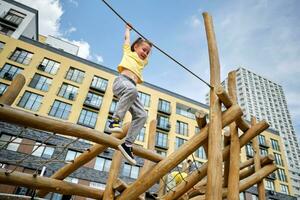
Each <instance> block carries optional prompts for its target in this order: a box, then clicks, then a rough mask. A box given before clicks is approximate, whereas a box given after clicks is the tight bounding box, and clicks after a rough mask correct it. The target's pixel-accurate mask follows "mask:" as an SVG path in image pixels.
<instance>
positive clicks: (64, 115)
mask: <svg viewBox="0 0 300 200" xmlns="http://www.w3.org/2000/svg"><path fill="white" fill-rule="evenodd" d="M70 111H71V105H70V104H67V103H64V102H62V101H58V100H55V101H54V103H53V105H52V106H51V110H50V112H49V114H48V115H50V116H53V117H57V118H61V119H68V117H69V114H70Z"/></svg>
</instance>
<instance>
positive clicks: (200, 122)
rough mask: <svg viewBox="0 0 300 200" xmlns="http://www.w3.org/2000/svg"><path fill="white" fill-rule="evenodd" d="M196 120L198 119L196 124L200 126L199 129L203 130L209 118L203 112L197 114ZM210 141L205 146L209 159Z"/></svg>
mask: <svg viewBox="0 0 300 200" xmlns="http://www.w3.org/2000/svg"><path fill="white" fill-rule="evenodd" d="M195 118H196V122H197V124H198V127H199V129H200V130H201V129H202V128H204V127H205V126H206V124H207V121H206V118H207V114H206V113H205V112H203V111H197V112H196V113H195ZM207 142H208V141H206V142H205V144H204V145H203V148H204V151H205V155H206V156H207V157H208V143H207Z"/></svg>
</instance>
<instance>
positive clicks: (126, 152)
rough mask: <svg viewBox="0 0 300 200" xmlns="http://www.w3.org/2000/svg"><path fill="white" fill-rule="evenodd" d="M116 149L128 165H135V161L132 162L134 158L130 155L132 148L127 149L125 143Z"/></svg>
mask: <svg viewBox="0 0 300 200" xmlns="http://www.w3.org/2000/svg"><path fill="white" fill-rule="evenodd" d="M118 148H119V150H120V151H121V153H122V154H123V156H124V157H125V158H126V159H127V160H128V162H129V163H130V164H132V165H136V161H135V160H134V156H133V153H132V147H128V146H126V144H125V143H123V144H120V145H118Z"/></svg>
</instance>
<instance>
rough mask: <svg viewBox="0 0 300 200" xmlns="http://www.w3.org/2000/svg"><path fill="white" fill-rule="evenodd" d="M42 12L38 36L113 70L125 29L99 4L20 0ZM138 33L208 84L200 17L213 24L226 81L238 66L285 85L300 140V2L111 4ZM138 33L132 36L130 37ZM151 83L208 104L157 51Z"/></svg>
mask: <svg viewBox="0 0 300 200" xmlns="http://www.w3.org/2000/svg"><path fill="white" fill-rule="evenodd" d="M18 1H20V2H23V3H25V4H27V5H30V6H33V7H35V8H36V9H38V10H39V15H40V25H39V27H40V33H41V34H44V35H54V36H58V37H62V38H64V39H66V40H68V41H70V42H73V43H75V44H77V45H78V46H80V56H81V57H83V58H86V59H89V60H92V61H94V62H97V63H100V64H102V65H104V66H106V67H109V68H112V69H115V68H116V66H117V65H118V63H119V61H120V59H121V56H122V49H121V46H122V43H123V38H124V36H123V33H124V24H123V22H122V21H120V20H119V19H118V18H117V17H116V16H115V15H114V14H113V13H112V12H111V11H110V10H109V9H108V8H107V7H105V5H104V4H103V3H102V1H101V0H85V1H83V0H18ZM107 1H108V2H109V3H110V4H111V5H112V6H113V7H114V8H115V9H116V10H117V11H118V12H119V13H120V14H121V15H122V16H123V17H124V18H125V19H127V20H128V21H129V22H130V23H131V24H132V25H133V26H134V27H135V28H136V29H137V30H139V31H140V32H141V33H142V34H144V35H145V36H146V37H147V38H149V39H150V40H151V41H153V42H154V43H155V44H156V45H158V46H159V47H160V48H162V49H164V50H165V51H166V52H168V53H169V54H170V55H172V56H174V57H175V58H176V59H177V60H178V61H180V62H182V63H183V64H184V65H186V66H187V67H188V68H190V69H191V70H192V71H193V72H195V73H196V74H198V75H199V76H200V77H202V78H203V79H205V80H207V81H209V63H208V53H207V43H206V36H205V30H204V25H203V19H202V12H204V11H207V12H209V13H210V14H211V15H212V17H213V20H214V27H215V33H216V37H217V42H218V49H219V57H220V63H221V73H222V80H223V79H224V78H225V77H226V76H227V73H228V72H229V71H231V70H233V69H236V68H237V67H239V66H242V67H245V68H247V69H249V70H251V71H253V72H255V73H257V74H260V75H261V76H263V77H265V78H268V79H270V80H272V81H273V82H276V83H278V84H280V85H282V86H283V89H284V92H285V95H286V97H287V102H288V106H289V110H290V112H291V115H292V119H293V125H294V127H295V129H296V132H297V135H298V138H300V102H299V101H298V99H300V93H299V91H300V79H299V77H300V26H299V19H300V13H299V8H300V1H297V0H288V1H286V0H251V1H241V0H228V1H221V0H216V1H208V0H198V1H187V0H178V1H176V4H175V3H174V2H175V1H171V0H164V1H158V0H151V1H149V0H148V1H146V0H123V1H120V0H107ZM134 38H136V34H134V33H132V40H133V39H134ZM144 78H145V80H146V81H147V82H149V83H152V84H155V85H158V86H160V87H163V88H166V89H168V90H171V91H173V92H176V93H179V94H181V95H184V96H187V97H189V98H192V99H195V100H198V101H200V102H204V96H205V94H206V93H207V92H208V88H207V86H206V85H204V84H203V83H201V82H200V81H199V80H198V79H196V78H194V77H193V76H192V75H190V74H189V73H187V72H186V71H184V70H182V69H181V68H180V67H179V66H178V65H176V64H175V63H173V61H170V60H169V59H168V58H167V57H165V56H164V55H162V54H161V53H160V52H158V51H157V50H156V49H154V50H153V51H152V53H151V58H150V60H149V65H148V66H147V68H146V69H145V71H144Z"/></svg>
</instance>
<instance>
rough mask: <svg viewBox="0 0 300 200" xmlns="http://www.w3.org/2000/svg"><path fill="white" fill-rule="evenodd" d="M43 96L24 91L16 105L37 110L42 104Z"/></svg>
mask: <svg viewBox="0 0 300 200" xmlns="http://www.w3.org/2000/svg"><path fill="white" fill-rule="evenodd" d="M42 100H43V96H41V95H38V94H35V93H32V92H29V91H25V93H24V94H23V96H22V98H21V100H20V101H19V103H18V106H19V107H21V108H25V109H28V110H32V111H38V110H39V108H40V106H41V104H42Z"/></svg>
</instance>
